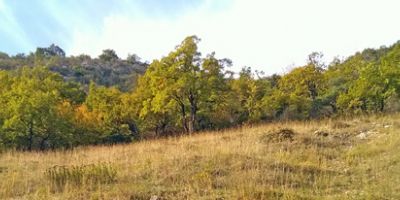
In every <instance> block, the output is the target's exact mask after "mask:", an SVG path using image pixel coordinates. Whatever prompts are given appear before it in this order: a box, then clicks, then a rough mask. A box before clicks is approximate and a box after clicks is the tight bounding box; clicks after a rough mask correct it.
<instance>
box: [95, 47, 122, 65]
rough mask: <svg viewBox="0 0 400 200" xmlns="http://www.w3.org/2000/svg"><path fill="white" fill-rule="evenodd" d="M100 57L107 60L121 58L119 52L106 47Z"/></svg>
mask: <svg viewBox="0 0 400 200" xmlns="http://www.w3.org/2000/svg"><path fill="white" fill-rule="evenodd" d="M99 59H100V60H102V61H105V62H111V61H116V60H119V57H118V55H117V53H115V51H114V50H112V49H104V50H103V53H102V54H100V55H99Z"/></svg>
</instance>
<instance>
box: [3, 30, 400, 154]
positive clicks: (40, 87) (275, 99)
mask: <svg viewBox="0 0 400 200" xmlns="http://www.w3.org/2000/svg"><path fill="white" fill-rule="evenodd" d="M199 42H200V40H199V38H197V37H196V36H191V37H187V38H186V39H185V40H184V41H183V42H182V43H181V44H180V45H179V46H177V47H176V48H175V49H174V50H173V51H172V52H171V53H169V55H167V56H165V57H163V58H161V59H160V60H154V61H153V62H152V63H151V64H150V65H149V66H146V68H147V69H146V71H145V72H144V74H143V75H140V77H139V78H138V79H134V81H133V82H132V83H131V84H132V86H130V89H127V88H129V87H127V88H125V89H124V90H122V89H121V85H118V84H113V85H112V86H110V85H108V84H99V83H98V82H99V81H96V80H94V79H89V82H90V81H91V82H90V83H89V84H87V87H85V82H84V83H82V82H81V81H76V80H75V79H74V78H68V77H67V76H64V75H63V74H62V72H59V71H56V72H54V70H52V69H54V66H49V65H48V64H47V65H45V66H44V67H43V66H42V65H39V66H38V65H33V66H30V67H29V65H28V67H16V69H14V68H10V69H12V70H2V71H0V102H1V104H0V146H2V147H3V148H4V147H5V148H17V149H23V150H44V149H53V148H71V147H74V146H77V145H88V144H114V143H120V142H130V141H133V140H139V139H142V138H146V137H150V136H164V135H171V134H181V133H188V134H190V133H193V132H196V131H200V130H212V129H221V128H226V127H230V126H235V125H240V124H244V123H256V122H261V121H273V120H290V119H297V120H303V119H311V118H321V117H331V116H337V115H346V114H359V113H376V112H396V111H398V110H399V109H400V98H399V94H400V93H399V92H400V43H396V44H395V45H393V46H391V47H381V48H380V49H366V50H364V51H363V52H360V53H356V54H355V55H353V56H351V57H349V58H347V59H343V60H340V59H335V60H333V61H332V62H331V63H329V64H325V63H323V62H321V58H322V54H321V53H312V54H311V55H310V56H309V58H308V62H307V64H306V65H305V66H299V67H297V68H294V69H292V70H291V71H290V72H288V73H286V74H283V75H272V76H263V75H262V73H260V72H253V71H252V70H251V69H250V68H249V67H244V68H243V69H242V70H241V71H240V73H239V74H238V75H237V74H235V73H233V72H230V71H229V70H228V68H229V67H230V66H231V65H232V62H231V61H230V60H229V59H219V58H216V56H215V54H214V53H211V54H209V55H206V56H202V55H201V54H200V52H199V51H198V49H197V44H198V43H199ZM58 52H60V51H58ZM42 55H45V57H44V59H43V60H42V61H44V62H47V63H48V62H49V60H52V59H58V58H60V57H61V58H63V55H58V54H57V55H47V54H46V53H42ZM102 55H103V57H100V58H98V60H102V62H109V63H110V65H112V63H113V62H126V61H121V60H120V59H119V58H118V57H117V56H116V54H115V52H113V51H112V50H108V51H105V52H104V53H103V54H102ZM110 55H111V56H110ZM104 56H105V57H104ZM3 57H6V56H4V55H3ZM117 58H118V59H117ZM6 59H11V60H14V61H15V59H12V58H10V57H9V56H8V55H7V58H6ZM65 59H67V60H68V59H71V58H65ZM0 61H1V59H0ZM3 61H4V60H3ZM37 62H38V61H37ZM0 63H1V62H0ZM3 68H4V67H3ZM100 82H101V81H100Z"/></svg>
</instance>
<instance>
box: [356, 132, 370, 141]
mask: <svg viewBox="0 0 400 200" xmlns="http://www.w3.org/2000/svg"><path fill="white" fill-rule="evenodd" d="M356 137H357V138H359V139H361V140H364V139H367V137H368V135H367V133H365V132H362V133H360V134H358V135H357V136H356Z"/></svg>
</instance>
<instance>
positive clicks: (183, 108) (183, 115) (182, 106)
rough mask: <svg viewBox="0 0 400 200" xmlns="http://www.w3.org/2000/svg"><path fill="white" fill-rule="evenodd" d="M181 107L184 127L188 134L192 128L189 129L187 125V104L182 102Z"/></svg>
mask: <svg viewBox="0 0 400 200" xmlns="http://www.w3.org/2000/svg"><path fill="white" fill-rule="evenodd" d="M179 104H180V107H181V115H182V127H183V129H184V130H185V132H186V133H188V132H190V129H189V128H190V127H189V128H188V125H187V123H186V110H185V104H183V103H182V102H180V103H179Z"/></svg>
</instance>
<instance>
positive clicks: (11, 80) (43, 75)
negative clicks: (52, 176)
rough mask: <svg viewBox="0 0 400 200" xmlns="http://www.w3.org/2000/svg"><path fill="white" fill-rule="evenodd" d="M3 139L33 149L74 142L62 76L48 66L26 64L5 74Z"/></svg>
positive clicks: (0, 98)
mask: <svg viewBox="0 0 400 200" xmlns="http://www.w3.org/2000/svg"><path fill="white" fill-rule="evenodd" d="M1 79H2V80H1V84H2V85H1V88H2V90H3V91H2V92H1V94H0V101H1V105H0V106H1V108H0V115H1V116H2V124H1V132H2V140H3V142H4V143H5V144H6V145H7V146H15V147H17V148H19V149H26V150H33V149H41V150H43V149H46V148H57V147H70V146H72V145H73V143H72V141H73V139H72V137H73V131H70V130H71V129H72V128H71V127H70V124H69V120H68V119H66V118H65V116H63V115H62V112H60V108H61V107H62V105H63V104H64V103H65V102H68V99H66V98H64V97H63V96H62V93H63V90H65V89H66V88H65V84H64V82H63V80H62V78H61V77H60V76H59V75H57V74H54V73H51V72H49V71H48V70H46V69H44V68H39V67H38V68H34V69H29V68H22V69H19V70H17V71H14V72H12V73H9V74H8V75H3V76H2V77H1Z"/></svg>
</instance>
